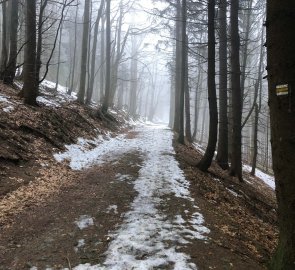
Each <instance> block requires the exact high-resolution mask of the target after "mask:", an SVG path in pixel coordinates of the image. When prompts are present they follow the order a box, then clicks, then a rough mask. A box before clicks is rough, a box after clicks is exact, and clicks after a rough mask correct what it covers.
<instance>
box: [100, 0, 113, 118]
mask: <svg viewBox="0 0 295 270" xmlns="http://www.w3.org/2000/svg"><path fill="white" fill-rule="evenodd" d="M106 3H107V4H106V79H105V96H104V101H103V105H102V111H103V113H106V112H107V111H108V108H109V106H110V94H111V45H112V44H111V14H110V13H111V0H106Z"/></svg>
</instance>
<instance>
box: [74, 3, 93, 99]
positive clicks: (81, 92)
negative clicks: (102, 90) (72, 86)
mask: <svg viewBox="0 0 295 270" xmlns="http://www.w3.org/2000/svg"><path fill="white" fill-rule="evenodd" d="M89 15H90V0H85V7H84V19H83V40H82V55H81V74H80V87H79V92H78V99H77V100H78V102H79V103H82V104H83V103H84V97H85V87H86V85H85V84H86V72H87V54H88V52H87V49H88V37H89V19H90V18H89Z"/></svg>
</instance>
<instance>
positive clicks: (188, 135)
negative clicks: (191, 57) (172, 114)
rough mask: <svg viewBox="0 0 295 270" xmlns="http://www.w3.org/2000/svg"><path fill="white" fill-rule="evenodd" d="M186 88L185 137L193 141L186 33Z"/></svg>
mask: <svg viewBox="0 0 295 270" xmlns="http://www.w3.org/2000/svg"><path fill="white" fill-rule="evenodd" d="M185 41H186V44H185V45H186V46H185V48H184V49H185V89H184V91H185V92H184V98H185V137H186V139H187V141H188V142H190V143H191V142H192V141H193V139H192V131H191V106H190V93H189V84H188V49H187V48H188V38H187V35H186V38H185Z"/></svg>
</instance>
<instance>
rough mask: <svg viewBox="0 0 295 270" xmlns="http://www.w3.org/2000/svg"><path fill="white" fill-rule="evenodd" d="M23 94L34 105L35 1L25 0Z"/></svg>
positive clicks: (35, 96)
mask: <svg viewBox="0 0 295 270" xmlns="http://www.w3.org/2000/svg"><path fill="white" fill-rule="evenodd" d="M22 91H23V94H24V97H25V103H26V104H29V105H36V104H37V103H36V98H37V95H38V83H37V79H36V1H35V0H26V47H25V63H24V85H23V89H22Z"/></svg>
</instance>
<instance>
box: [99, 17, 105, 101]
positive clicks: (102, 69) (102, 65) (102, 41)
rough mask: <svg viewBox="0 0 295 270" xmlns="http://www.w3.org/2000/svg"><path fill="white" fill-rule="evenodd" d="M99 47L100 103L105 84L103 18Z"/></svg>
mask: <svg viewBox="0 0 295 270" xmlns="http://www.w3.org/2000/svg"><path fill="white" fill-rule="evenodd" d="M100 35H101V45H100V75H99V79H100V95H99V96H100V102H101V103H102V102H103V100H104V83H105V18H104V17H102V21H101V34H100Z"/></svg>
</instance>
